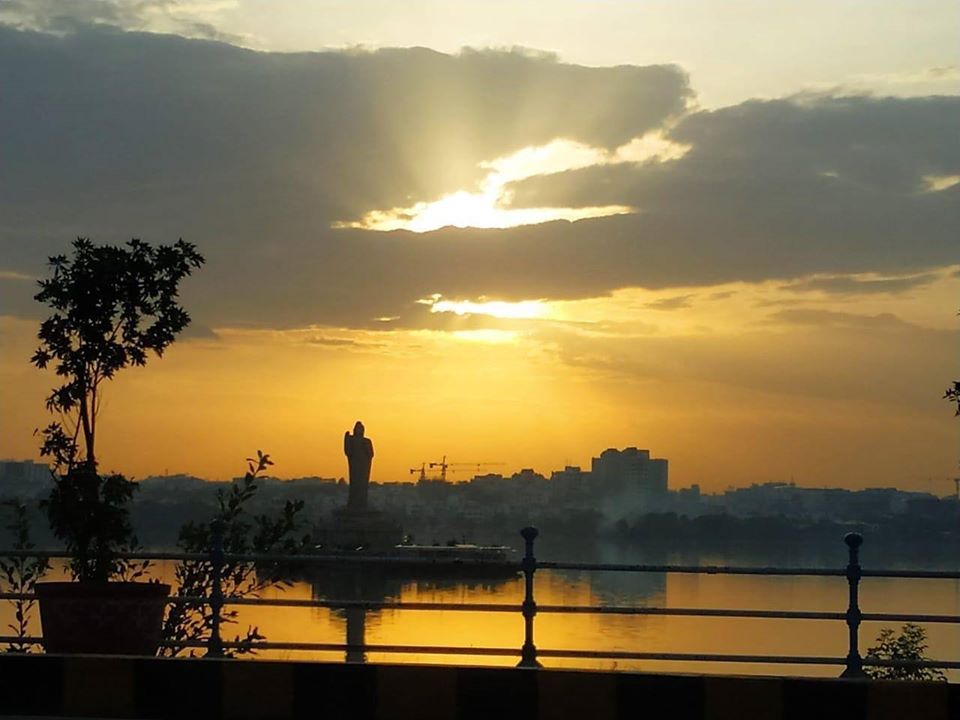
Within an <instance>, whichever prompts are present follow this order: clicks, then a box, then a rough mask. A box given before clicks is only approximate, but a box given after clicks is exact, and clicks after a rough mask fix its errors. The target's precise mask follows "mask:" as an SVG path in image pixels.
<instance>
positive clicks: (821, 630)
mask: <svg viewBox="0 0 960 720" xmlns="http://www.w3.org/2000/svg"><path fill="white" fill-rule="evenodd" d="M54 575H59V573H54ZM156 575H157V576H158V577H162V578H164V579H165V580H168V581H169V580H171V579H172V576H173V567H172V565H160V566H159V567H158V568H157V569H156ZM846 595H847V586H846V581H845V580H844V579H843V578H816V577H812V578H811V577H801V578H796V577H757V576H722V575H713V576H709V575H699V576H698V575H678V574H670V575H664V574H625V573H593V572H555V571H540V572H538V573H537V576H536V599H537V602H538V603H540V604H541V605H548V604H549V605H562V604H572V605H647V606H652V607H689V608H693V607H699V608H741V609H744V608H749V609H776V610H824V611H843V610H845V609H846V602H847V597H846ZM265 596H269V597H285V598H306V599H309V598H317V597H320V598H327V599H364V600H384V599H390V600H402V601H405V602H414V601H415V602H445V603H516V604H519V603H520V602H521V601H522V599H523V580H522V578H521V577H517V578H515V579H508V580H505V581H494V582H491V581H485V582H469V581H468V582H457V581H436V580H410V579H401V578H397V579H388V580H384V579H382V578H381V579H378V580H376V581H372V580H371V579H370V578H369V576H366V579H364V578H363V577H361V578H360V579H358V578H357V577H355V576H354V577H345V576H344V575H343V574H342V573H339V574H331V573H328V574H326V575H324V576H321V577H318V578H317V579H316V580H315V581H313V582H304V581H299V582H296V583H294V584H293V586H292V587H290V588H288V589H286V590H285V591H279V590H271V591H269V592H268V593H266V595H265ZM2 605H4V606H5V607H3V608H2V609H0V619H2V620H3V621H4V624H6V622H8V621H9V618H10V615H11V613H10V608H9V607H7V605H8V604H7V603H3V604H2ZM861 607H862V609H863V610H864V612H903V613H936V614H954V615H960V581H956V580H885V579H866V580H864V581H863V583H862V584H861ZM240 612H241V614H240V624H239V626H238V627H237V628H234V627H231V626H228V627H227V628H226V632H225V636H226V635H228V634H229V635H230V636H231V637H232V636H233V634H236V633H237V632H241V631H242V630H245V629H246V627H247V625H248V624H249V625H255V626H257V627H259V628H260V631H261V632H262V633H263V634H264V635H266V636H267V637H268V639H269V640H273V641H291V642H292V641H299V642H324V643H342V642H345V640H346V635H347V630H348V628H347V625H348V620H347V617H346V616H345V613H344V612H343V611H334V610H327V609H322V608H319V609H314V608H302V609H301V608H256V607H242V608H241V609H240ZM891 624H892V623H891ZM350 625H351V627H350V632H351V634H352V635H353V636H354V637H357V636H358V634H361V633H362V636H363V637H364V639H365V642H366V643H367V644H389V645H460V646H467V647H478V648H479V647H516V648H519V647H520V645H521V644H522V641H523V620H522V618H521V616H520V614H519V612H518V613H515V614H514V613H509V614H502V613H496V614H494V613H476V612H462V611H429V612H425V611H413V610H384V611H379V612H368V613H366V614H365V616H362V614H360V613H356V612H355V613H354V614H353V615H352V617H351V618H350ZM883 625H884V624H883V623H865V624H864V625H863V626H862V628H861V650H862V651H865V649H866V648H867V647H869V646H870V645H871V644H872V641H873V638H875V637H876V635H877V633H878V632H879V630H880V628H881V627H882V626H883ZM927 630H928V638H929V644H930V647H929V655H930V656H931V657H933V658H936V659H943V660H956V659H960V627H958V626H957V625H943V624H933V625H928V626H927ZM536 644H537V646H538V648H540V649H546V648H550V649H593V650H629V651H649V652H698V653H741V654H761V655H762V654H770V655H777V654H783V655H826V656H843V655H845V654H846V650H847V647H846V626H845V625H844V624H843V622H841V621H812V620H765V619H764V620H750V619H731V618H686V617H657V616H616V615H554V614H541V615H538V617H537V620H536ZM260 655H261V656H262V657H273V658H289V659H295V658H305V657H306V658H314V659H340V658H342V657H343V655H342V653H320V652H312V653H304V652H299V651H265V652H262V653H260ZM367 657H368V659H369V660H370V661H391V662H398V661H399V662H431V663H437V662H439V663H465V664H484V665H512V664H515V663H516V661H517V658H499V657H486V656H442V655H396V654H390V655H381V654H377V653H369V654H368V655H367ZM544 664H545V665H548V666H552V667H559V666H564V667H583V668H587V667H589V668H605V669H610V668H620V669H627V668H630V669H644V670H667V671H681V672H703V673H738V674H795V675H836V674H838V673H839V670H840V669H841V668H838V667H832V666H830V667H819V666H802V665H801V666H791V665H760V664H740V663H694V662H676V661H640V662H638V661H623V660H618V661H612V660H580V659H577V660H561V659H554V658H547V659H544ZM951 679H952V680H954V681H957V680H960V674H957V673H952V674H951Z"/></svg>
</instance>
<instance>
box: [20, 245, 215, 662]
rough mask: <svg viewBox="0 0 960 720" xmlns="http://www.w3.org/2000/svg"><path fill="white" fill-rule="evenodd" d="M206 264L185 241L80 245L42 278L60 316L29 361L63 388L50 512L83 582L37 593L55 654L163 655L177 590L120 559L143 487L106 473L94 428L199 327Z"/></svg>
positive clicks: (48, 451) (53, 435)
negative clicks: (135, 381) (128, 379)
mask: <svg viewBox="0 0 960 720" xmlns="http://www.w3.org/2000/svg"><path fill="white" fill-rule="evenodd" d="M203 262H204V260H203V257H202V256H201V255H200V254H199V253H198V252H197V250H196V248H195V247H194V246H193V245H191V244H189V243H185V242H183V240H180V241H178V242H177V243H175V244H173V245H160V246H157V247H154V246H152V245H150V244H149V243H145V242H141V241H140V240H131V241H130V242H128V243H126V245H125V246H122V247H116V246H111V245H94V244H93V243H91V242H90V241H89V240H87V239H83V238H78V239H77V240H76V242H74V243H73V254H72V256H71V257H67V256H65V255H58V256H56V257H52V258H50V261H49V265H50V268H51V270H52V276H51V277H49V278H47V279H44V280H40V281H39V284H40V292H39V293H37V295H36V296H35V299H36V300H38V301H39V302H41V303H44V304H46V305H48V306H49V307H50V308H51V309H52V314H51V315H50V317H48V318H47V319H46V320H44V321H43V322H42V323H41V325H40V331H39V333H38V337H39V339H40V347H39V348H38V349H37V351H36V353H34V355H33V358H32V359H31V361H32V363H33V364H34V365H36V366H37V367H38V368H41V369H43V368H46V367H48V366H51V365H52V366H54V367H55V370H56V374H57V376H58V378H60V379H61V380H62V384H61V385H59V386H58V387H56V388H54V389H53V391H52V392H51V394H50V395H49V397H48V398H47V409H48V410H49V411H50V412H53V413H57V414H59V416H60V420H59V421H58V422H53V423H51V424H50V425H49V426H47V427H46V428H45V429H44V430H43V431H42V437H43V444H42V447H41V449H40V454H41V455H43V456H45V457H50V458H51V459H52V460H53V466H54V467H53V475H54V487H53V489H52V490H51V492H50V496H49V497H48V498H47V499H46V500H45V501H44V503H43V505H44V507H45V509H46V512H47V517H48V520H49V522H50V528H51V530H52V531H53V533H54V535H56V537H57V538H59V539H60V540H61V541H62V542H63V543H64V545H65V546H66V549H67V551H68V553H69V554H70V561H69V564H68V568H69V571H70V573H71V575H72V576H73V580H74V582H44V583H38V584H37V586H36V591H37V597H38V599H39V604H40V622H41V624H42V626H43V637H44V646H45V649H46V650H47V651H48V652H87V653H110V654H149V655H152V654H154V653H155V652H156V650H157V646H158V644H159V640H160V629H161V626H162V622H163V610H164V605H165V598H166V596H167V595H168V594H169V592H170V586H169V585H163V584H160V583H148V582H136V581H137V580H138V579H139V578H142V577H143V574H144V571H145V569H146V564H145V563H136V562H131V561H130V560H129V559H125V558H124V557H122V555H123V554H124V553H129V552H131V551H133V550H135V549H136V547H137V542H136V537H135V536H134V533H133V528H132V526H131V524H130V515H129V507H128V504H129V502H130V499H131V498H132V497H133V493H134V492H135V490H136V488H137V485H136V483H135V482H133V481H132V480H128V479H127V478H126V477H124V476H123V475H120V474H117V473H109V474H101V473H100V470H99V464H98V460H97V455H96V447H97V446H96V439H97V420H98V415H99V410H100V406H101V402H102V398H103V390H104V387H103V385H104V383H105V382H106V381H108V380H110V379H112V378H113V377H114V376H115V375H116V373H117V372H118V371H120V370H122V369H123V368H126V367H129V366H130V365H138V366H143V365H145V364H146V362H147V358H148V356H149V353H150V352H154V353H156V354H157V355H158V356H160V355H162V354H163V351H164V350H165V349H166V348H167V346H169V345H170V344H171V343H172V342H173V341H174V339H175V338H176V336H177V334H178V333H179V332H180V331H181V330H183V329H184V328H185V327H186V326H187V324H188V323H189V322H190V317H189V315H187V313H186V311H185V310H184V309H183V308H182V307H180V305H179V304H178V303H177V297H178V290H179V284H180V281H181V280H182V279H183V278H185V277H186V276H188V275H190V273H191V272H192V271H193V270H194V269H197V268H199V267H200V266H201V265H202V264H203Z"/></svg>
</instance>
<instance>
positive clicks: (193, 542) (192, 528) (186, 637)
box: [162, 450, 310, 656]
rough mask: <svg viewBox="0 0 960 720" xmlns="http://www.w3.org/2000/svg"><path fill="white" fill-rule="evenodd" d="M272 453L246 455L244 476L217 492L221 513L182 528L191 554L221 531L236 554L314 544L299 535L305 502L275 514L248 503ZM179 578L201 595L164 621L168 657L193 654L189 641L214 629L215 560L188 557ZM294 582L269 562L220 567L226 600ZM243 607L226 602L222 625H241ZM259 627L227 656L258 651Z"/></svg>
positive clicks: (183, 544) (184, 589)
mask: <svg viewBox="0 0 960 720" xmlns="http://www.w3.org/2000/svg"><path fill="white" fill-rule="evenodd" d="M271 465H273V462H272V461H271V460H270V456H269V455H266V454H264V453H262V452H260V451H259V450H258V451H257V456H256V458H247V472H246V474H245V475H244V477H243V478H242V479H241V480H239V481H237V482H233V483H231V484H230V486H229V487H228V488H220V489H219V490H218V491H217V513H216V515H215V516H214V517H213V518H212V519H211V520H209V521H207V522H201V523H188V524H186V525H184V526H183V527H182V528H181V530H180V538H179V540H178V543H177V544H178V547H179V548H180V549H181V550H182V551H184V552H187V553H198V554H199V553H204V554H207V553H209V552H210V549H211V548H212V547H213V544H214V542H215V535H216V533H217V532H220V533H221V534H222V543H223V551H224V553H225V554H226V555H227V556H228V558H229V556H230V555H231V554H240V555H245V554H296V553H299V552H302V551H303V550H304V549H305V548H307V547H309V546H310V537H309V535H303V536H302V537H300V538H297V533H298V530H299V525H298V515H299V513H300V512H301V511H302V510H303V501H302V500H298V501H296V502H291V501H288V502H287V503H286V504H285V505H284V507H283V510H282V511H281V513H280V514H279V515H278V516H276V517H270V516H268V515H266V514H260V515H252V514H251V513H250V511H249V510H248V507H249V504H250V502H251V501H253V499H254V498H255V497H256V494H257V490H258V485H257V479H258V478H259V477H261V476H262V475H263V473H264V472H265V471H266V470H267V468H268V467H269V466H271ZM175 578H176V582H177V586H178V587H179V592H178V594H179V595H180V596H181V597H187V598H197V599H196V600H190V601H186V602H181V603H177V604H174V605H171V607H170V609H169V611H168V613H167V616H166V618H165V620H164V627H163V639H164V641H165V642H166V643H170V644H171V645H168V646H167V647H165V648H164V649H163V651H162V654H164V655H169V656H176V655H181V654H184V653H189V654H191V655H192V654H193V649H191V647H190V643H196V642H201V643H207V642H208V641H209V640H210V636H211V633H212V628H213V621H214V615H213V610H212V609H211V607H210V605H209V600H210V598H211V597H212V596H213V588H214V568H213V563H212V561H211V560H208V559H204V560H185V561H181V562H180V563H178V564H177V567H176V570H175ZM289 585H290V583H289V581H288V580H286V579H284V578H283V576H282V575H281V574H280V567H279V566H278V564H277V563H271V564H264V563H254V562H249V561H237V560H230V559H227V560H226V561H225V562H224V564H223V567H222V571H221V591H222V593H223V597H224V599H225V600H230V599H236V598H249V597H259V596H260V594H261V593H262V592H263V591H264V590H266V589H267V588H272V587H279V588H281V589H282V588H286V587H288V586H289ZM237 618H238V611H237V610H236V609H234V608H232V607H230V606H227V607H225V608H223V609H221V611H220V617H219V620H220V624H221V626H225V625H231V624H234V625H235V624H236V623H237V622H238V619H237ZM264 639H265V637H264V636H263V635H261V634H260V632H259V630H258V628H256V627H248V628H247V630H246V632H245V633H244V635H242V636H241V635H239V634H238V635H236V636H235V637H234V642H236V643H240V647H239V648H237V649H234V650H232V651H230V652H228V653H227V654H228V655H240V654H247V653H253V652H255V651H256V646H257V643H258V642H260V641H262V640H264Z"/></svg>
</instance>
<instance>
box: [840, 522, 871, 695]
mask: <svg viewBox="0 0 960 720" xmlns="http://www.w3.org/2000/svg"><path fill="white" fill-rule="evenodd" d="M843 541H844V542H845V543H846V544H847V548H848V550H849V554H850V559H849V561H848V562H847V584H848V585H849V586H850V602H849V604H848V605H847V628H848V630H849V631H850V649H849V651H848V652H847V667H846V669H845V670H844V671H843V672H842V673H841V674H840V677H844V678H865V677H867V674H866V673H865V672H864V671H863V658H862V657H860V647H859V642H860V621H861V620H863V613H861V612H860V594H859V593H860V578H861V572H860V546H861V545H862V544H863V536H862V535H860V533H847V534H846V535H845V536H844V538H843Z"/></svg>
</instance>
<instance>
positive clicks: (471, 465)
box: [448, 462, 506, 474]
mask: <svg viewBox="0 0 960 720" xmlns="http://www.w3.org/2000/svg"><path fill="white" fill-rule="evenodd" d="M497 465H506V463H502V462H458V463H449V465H448V467H451V468H454V470H453V471H454V472H458V471H457V469H456V468H460V469H461V470H474V471H475V472H476V473H477V474H479V473H480V470H481V469H483V468H485V467H494V466H497Z"/></svg>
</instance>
